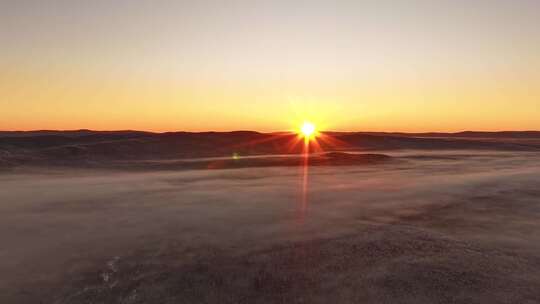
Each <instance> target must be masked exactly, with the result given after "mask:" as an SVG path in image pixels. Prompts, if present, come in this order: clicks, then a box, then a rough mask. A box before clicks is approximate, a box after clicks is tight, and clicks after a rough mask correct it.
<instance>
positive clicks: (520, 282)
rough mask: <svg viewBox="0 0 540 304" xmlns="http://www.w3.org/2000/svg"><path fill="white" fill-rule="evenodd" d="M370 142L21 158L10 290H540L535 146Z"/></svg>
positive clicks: (6, 233) (250, 299) (136, 298)
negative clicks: (264, 152)
mask: <svg viewBox="0 0 540 304" xmlns="http://www.w3.org/2000/svg"><path fill="white" fill-rule="evenodd" d="M373 155H375V156H370V157H375V159H376V160H377V161H375V162H372V161H368V162H366V161H365V160H366V159H365V158H364V157H362V156H346V155H343V154H330V155H329V156H328V157H331V158H332V157H333V158H338V160H339V161H338V162H341V165H339V166H334V165H332V164H329V163H327V162H325V161H322V163H321V165H320V166H310V167H309V168H308V169H306V168H305V167H303V166H290V165H288V164H290V160H285V158H283V159H284V163H285V164H284V166H280V165H279V159H276V158H275V157H274V156H272V157H269V159H270V160H269V161H265V160H262V161H261V160H258V161H256V162H255V163H249V164H254V166H253V167H252V166H250V165H246V166H244V167H241V168H235V169H223V168H217V170H193V169H201V168H202V167H203V166H201V168H192V169H191V170H154V169H155V168H154V169H153V170H141V168H146V167H145V166H142V167H140V168H138V170H135V171H133V170H125V169H126V168H123V169H118V168H117V169H114V170H111V169H106V168H103V167H101V166H95V167H93V168H88V167H87V166H86V167H84V168H80V167H65V166H54V167H49V168H44V167H43V166H37V167H32V166H24V167H20V168H19V167H16V168H15V169H13V168H10V169H9V170H5V171H3V173H2V174H0V184H1V185H2V187H0V202H1V204H0V239H1V240H2V247H1V248H0V302H1V303H328V302H336V303H352V302H356V303H539V302H540V289H538V286H540V233H539V232H540V221H539V220H538V218H539V216H540V200H539V198H540V187H539V185H540V154H539V153H538V152H534V151H506V150H505V149H502V150H487V149H482V150H463V149H460V150H456V151H450V150H439V151H425V150H399V151H385V152H384V155H383V154H373ZM262 158H263V159H265V157H262ZM368 158H369V157H368ZM381 159H382V160H384V161H379V160H381ZM350 161H352V162H350ZM358 161H359V162H358ZM343 162H345V164H343ZM349 162H350V163H349ZM135 163H136V162H135ZM135 163H131V164H135ZM261 163H263V164H265V165H264V166H261V165H260V164H261ZM226 168H229V167H226ZM161 169H163V168H161Z"/></svg>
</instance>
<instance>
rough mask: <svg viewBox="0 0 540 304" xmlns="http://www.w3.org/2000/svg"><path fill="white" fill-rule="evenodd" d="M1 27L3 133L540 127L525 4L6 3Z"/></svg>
mask: <svg viewBox="0 0 540 304" xmlns="http://www.w3.org/2000/svg"><path fill="white" fill-rule="evenodd" d="M0 19H1V20H2V21H1V22H2V23H1V24H2V26H1V27H0V43H1V44H2V48H1V49H0V107H1V108H2V113H3V114H4V115H3V119H2V120H1V121H0V129H3V130H32V129H64V130H65V129H81V128H87V129H98V130H118V129H136V130H150V131H175V130H187V131H207V130H217V131H224V130H227V131H230V130H258V131H288V130H291V129H293V128H295V127H296V125H297V124H298V123H299V122H301V121H302V120H304V119H308V120H311V121H314V122H315V123H317V124H318V125H320V126H321V127H323V129H325V130H336V131H357V130H364V131H408V132H425V131H446V132H449V131H463V130H486V131H488V130H491V131H495V130H537V129H540V122H539V121H540V120H539V119H538V117H540V105H539V98H540V89H539V88H540V72H539V71H540V58H539V55H538V54H540V3H539V2H538V1H534V0H517V1H504V0H489V1H488V0H480V1H465V0H458V1H450V0H440V1H424V0H412V1H401V0H397V1H387V0H384V1H167V0H158V1H141V0H136V1H124V0H120V1H113V2H111V1H101V0H98V1H92V2H88V1H80V0H74V1H62V0H49V1H36V0H16V1H13V0H4V1H1V2H0ZM215 116H219V117H220V119H219V120H215V119H209V118H210V117H215Z"/></svg>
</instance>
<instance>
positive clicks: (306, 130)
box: [300, 121, 317, 138]
mask: <svg viewBox="0 0 540 304" xmlns="http://www.w3.org/2000/svg"><path fill="white" fill-rule="evenodd" d="M300 131H301V133H302V135H304V137H306V138H310V137H312V136H314V135H315V133H316V131H317V128H316V127H315V125H314V124H312V123H311V122H308V121H306V122H304V123H303V124H302V127H301V128H300Z"/></svg>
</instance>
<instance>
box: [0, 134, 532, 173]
mask: <svg viewBox="0 0 540 304" xmlns="http://www.w3.org/2000/svg"><path fill="white" fill-rule="evenodd" d="M538 133H539V132H500V133H484V132H464V133H456V134H454V135H448V134H446V135H445V136H446V137H441V136H442V134H438V133H437V134H438V136H434V134H436V133H430V134H431V135H432V136H424V137H419V136H413V135H407V136H405V135H399V134H393V135H386V134H385V133H378V134H373V133H339V132H327V133H326V132H325V133H323V134H322V135H321V136H320V138H319V140H318V143H319V144H318V145H315V144H312V146H311V147H310V149H311V150H312V151H376V150H380V151H385V150H398V149H422V150H504V151H540V140H534V139H531V138H532V136H536V135H535V134H538ZM463 134H465V135H463ZM416 135H418V134H416ZM464 136H465V137H467V138H464ZM504 136H506V138H503V137H504ZM303 152H304V150H303V145H302V140H301V139H299V138H298V136H297V135H296V134H293V133H258V132H253V131H235V132H198V133H194V132H166V133H149V132H140V131H90V130H77V131H33V132H1V133H0V165H2V166H16V165H26V164H29V165H32V164H36V165H50V164H61V165H70V164H71V165H80V164H88V163H96V162H102V161H115V160H162V159H186V158H203V157H223V156H231V155H233V154H234V155H240V156H248V155H275V154H299V153H303Z"/></svg>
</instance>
